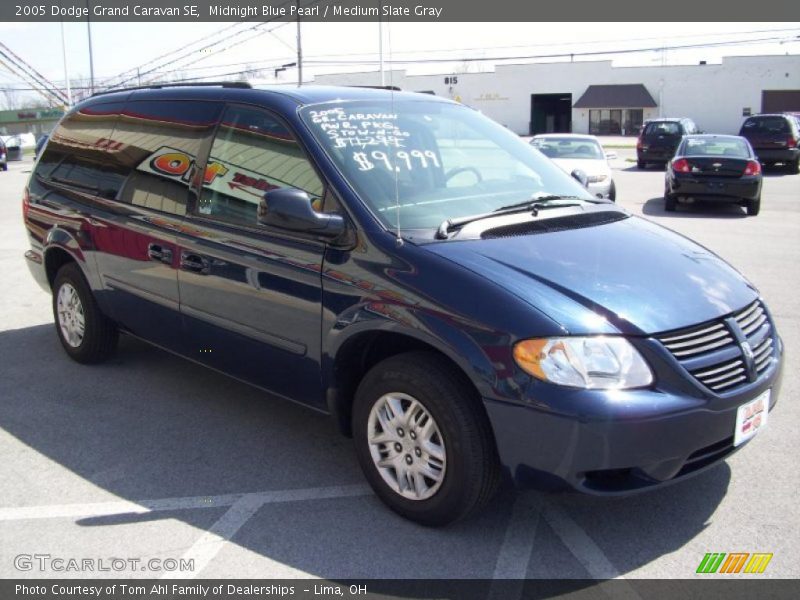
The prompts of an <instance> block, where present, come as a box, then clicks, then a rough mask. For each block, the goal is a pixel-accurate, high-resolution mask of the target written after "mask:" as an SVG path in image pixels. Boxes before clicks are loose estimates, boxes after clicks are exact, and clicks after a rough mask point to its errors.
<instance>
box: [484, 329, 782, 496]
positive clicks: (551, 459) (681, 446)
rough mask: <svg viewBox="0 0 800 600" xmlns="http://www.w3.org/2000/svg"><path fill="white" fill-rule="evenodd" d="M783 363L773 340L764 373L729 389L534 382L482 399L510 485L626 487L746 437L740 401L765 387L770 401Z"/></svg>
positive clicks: (672, 475) (696, 463)
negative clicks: (514, 392)
mask: <svg viewBox="0 0 800 600" xmlns="http://www.w3.org/2000/svg"><path fill="white" fill-rule="evenodd" d="M778 339H779V338H778ZM782 366H783V347H782V344H781V343H780V342H779V347H778V351H777V353H776V359H775V361H774V363H773V364H772V366H771V367H770V368H769V369H768V370H767V371H766V372H765V373H764V375H763V376H762V377H760V378H759V379H758V380H757V381H755V382H753V383H751V384H748V385H746V386H742V387H741V388H738V389H737V390H735V391H734V392H732V393H727V394H714V393H711V392H709V391H708V390H706V389H705V388H703V387H702V385H700V384H699V383H696V382H695V381H693V380H689V379H684V378H673V380H672V381H669V380H659V381H658V385H657V386H656V387H655V388H654V389H641V390H628V391H610V390H572V389H566V388H558V387H557V386H553V385H549V384H542V383H539V382H533V383H532V385H531V387H530V389H529V392H528V401H527V402H526V404H524V405H522V404H511V403H506V402H497V401H492V400H486V401H485V406H486V410H487V413H488V415H489V419H490V421H491V424H492V427H493V429H494V432H495V439H496V441H497V447H498V452H499V455H500V460H501V462H502V464H503V466H504V467H505V469H506V471H507V474H508V475H509V476H510V478H511V479H512V480H513V481H514V483H515V484H516V485H518V486H521V487H527V486H531V485H532V486H534V487H538V488H564V487H567V488H574V489H576V490H578V491H581V492H585V493H589V494H598V495H615V494H626V493H631V492H635V491H642V490H647V489H651V488H655V487H659V486H663V485H666V484H668V483H672V482H675V481H679V480H681V479H683V478H685V477H687V476H689V475H692V474H697V473H700V472H701V471H703V470H705V469H707V468H709V467H711V466H713V465H714V464H716V463H718V462H719V461H720V460H722V459H724V458H726V457H727V456H729V455H730V454H732V453H733V452H734V451H735V450H738V449H739V448H741V447H743V446H744V445H746V443H745V444H743V445H741V446H739V447H737V448H734V446H733V435H734V429H735V424H736V411H737V408H738V407H739V406H741V405H742V404H744V403H746V402H748V401H749V400H752V399H754V398H755V397H757V396H758V395H759V394H761V393H763V392H764V391H766V390H767V389H769V390H771V396H770V409H772V408H773V407H774V406H775V403H776V402H777V399H778V395H779V392H780V385H781V376H782ZM559 405H560V406H562V407H564V408H565V410H557V409H556V408H555V407H558V406H559Z"/></svg>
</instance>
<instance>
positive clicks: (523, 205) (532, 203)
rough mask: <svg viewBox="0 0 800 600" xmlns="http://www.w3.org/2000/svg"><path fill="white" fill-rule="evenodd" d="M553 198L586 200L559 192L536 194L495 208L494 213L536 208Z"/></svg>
mask: <svg viewBox="0 0 800 600" xmlns="http://www.w3.org/2000/svg"><path fill="white" fill-rule="evenodd" d="M553 200H585V199H584V198H579V197H578V196H559V195H558V194H548V195H547V196H536V197H535V198H531V199H530V200H525V201H524V202H517V203H516V204H509V205H507V206H501V207H500V208H495V209H494V210H493V211H492V212H493V213H504V212H506V211H511V210H512V209H523V210H524V209H527V208H528V207H530V208H533V209H536V208H537V207H538V206H539V205H541V204H547V203H548V202H551V201H553ZM557 206H559V207H561V206H564V205H563V204H558V205H557Z"/></svg>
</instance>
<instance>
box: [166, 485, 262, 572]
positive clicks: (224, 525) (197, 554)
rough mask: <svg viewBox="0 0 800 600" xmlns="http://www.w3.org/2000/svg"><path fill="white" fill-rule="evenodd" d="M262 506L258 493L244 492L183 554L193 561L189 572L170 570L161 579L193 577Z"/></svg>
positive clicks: (185, 558)
mask: <svg viewBox="0 0 800 600" xmlns="http://www.w3.org/2000/svg"><path fill="white" fill-rule="evenodd" d="M262 506H264V498H263V497H262V496H261V495H260V494H246V495H244V496H242V497H241V498H239V499H238V500H237V501H236V502H234V503H233V504H232V505H231V507H230V508H229V509H228V510H227V511H225V514H224V515H222V516H221V517H220V518H219V520H218V521H217V522H216V523H214V524H213V525H212V526H211V527H210V528H209V529H208V531H206V532H205V533H203V535H202V536H201V537H200V539H199V540H197V541H196V542H195V543H194V544H193V545H192V547H191V548H189V550H187V551H186V552H185V553H184V555H183V559H184V560H187V561H188V560H191V561H193V562H194V570H193V571H192V572H191V573H187V572H185V571H172V572H168V573H166V574H165V575H164V576H163V577H162V579H194V578H195V577H196V576H197V575H198V573H200V571H202V570H203V569H204V568H205V567H206V566H207V565H208V563H210V562H211V561H212V560H214V557H215V556H216V555H217V554H218V553H219V551H220V550H222V548H223V546H224V545H225V544H226V543H228V541H229V540H230V539H231V538H232V537H233V536H234V535H236V532H237V531H239V529H241V528H242V525H244V524H245V523H247V521H249V520H250V517H252V516H253V515H254V514H256V513H257V512H258V509H260V508H261V507H262Z"/></svg>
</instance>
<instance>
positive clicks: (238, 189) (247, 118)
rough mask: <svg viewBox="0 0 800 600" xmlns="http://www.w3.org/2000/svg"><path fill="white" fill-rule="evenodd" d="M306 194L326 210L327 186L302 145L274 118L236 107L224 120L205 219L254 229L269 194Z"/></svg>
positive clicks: (209, 173)
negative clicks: (288, 189)
mask: <svg viewBox="0 0 800 600" xmlns="http://www.w3.org/2000/svg"><path fill="white" fill-rule="evenodd" d="M281 187H292V188H297V189H300V190H303V191H305V192H306V193H308V195H309V196H310V198H311V202H312V206H313V207H314V209H315V210H322V209H323V204H324V203H323V199H322V196H323V184H322V181H321V180H320V178H319V176H318V175H317V173H316V171H315V170H314V168H313V166H312V165H311V163H310V162H309V161H308V159H307V158H306V156H305V154H304V153H303V151H302V149H301V148H300V146H299V144H298V143H297V140H296V139H295V138H294V136H293V135H292V134H291V132H290V131H289V130H288V129H287V128H286V126H285V125H283V123H281V122H280V121H279V120H278V119H276V118H275V117H273V116H272V115H270V114H269V113H267V112H265V111H262V110H259V109H256V108H250V107H244V106H231V107H229V108H228V109H227V110H226V112H225V115H224V116H223V118H222V122H221V123H220V125H219V128H218V129H217V134H216V137H215V138H214V143H213V145H212V146H211V153H210V155H209V158H208V166H207V167H206V178H205V180H204V185H203V192H202V196H201V198H200V203H199V205H198V212H199V213H200V214H201V215H207V216H210V217H214V218H218V219H221V220H224V221H230V222H232V223H237V224H242V225H247V226H251V227H254V226H256V225H257V219H256V214H257V208H258V204H259V202H260V200H261V198H262V197H263V196H264V193H265V192H268V191H270V190H273V189H277V188H281Z"/></svg>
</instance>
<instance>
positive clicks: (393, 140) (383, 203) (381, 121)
mask: <svg viewBox="0 0 800 600" xmlns="http://www.w3.org/2000/svg"><path fill="white" fill-rule="evenodd" d="M300 115H301V118H302V119H303V120H304V121H305V123H306V124H307V125H308V127H309V129H310V130H311V132H312V134H313V135H314V136H315V138H316V139H317V141H318V142H319V144H320V145H321V146H322V147H323V149H324V150H325V151H326V153H327V154H328V156H330V158H331V160H333V162H334V163H335V164H336V166H337V167H338V168H339V170H340V171H341V172H342V174H343V175H344V176H345V177H346V178H347V180H348V181H349V182H350V184H351V185H352V187H353V188H354V189H355V191H356V193H357V194H358V195H359V197H360V198H361V200H362V201H363V202H364V203H365V204H366V205H367V206H368V208H370V210H371V211H372V212H373V214H375V215H376V216H377V217H378V218H379V219H380V220H381V222H382V223H383V224H384V226H386V227H387V228H389V229H393V228H395V227H396V226H397V223H398V221H399V224H400V227H402V228H406V229H409V228H411V229H427V228H436V227H438V226H439V224H440V223H442V221H443V220H445V219H451V218H457V217H463V216H467V215H473V214H476V213H482V212H488V211H492V210H495V209H497V208H500V207H501V206H504V205H509V204H513V203H516V202H523V201H526V200H530V199H533V198H535V197H537V196H542V195H559V196H573V197H574V196H578V197H580V198H586V199H590V198H591V196H590V195H589V194H588V193H587V192H586V191H585V190H584V189H583V188H582V187H581V186H580V185H578V184H577V183H576V182H575V181H574V180H573V179H572V178H570V177H569V176H568V175H566V174H565V173H564V172H563V171H562V170H561V169H559V168H558V167H557V166H556V165H555V164H554V163H552V162H551V161H549V160H547V159H546V158H545V157H544V156H543V155H542V154H541V153H539V152H538V151H536V150H535V149H534V148H533V147H531V145H530V144H527V143H525V142H523V141H522V140H520V139H519V137H518V136H516V135H514V134H513V133H511V132H510V131H508V130H507V129H505V128H504V127H502V126H500V125H498V124H497V123H495V122H493V121H491V120H489V119H487V118H486V117H484V116H482V115H481V114H480V113H478V112H476V111H474V110H472V109H470V108H467V107H465V106H462V105H459V104H450V103H445V102H431V101H426V100H412V101H409V100H403V101H398V102H392V101H391V100H390V99H388V98H387V99H386V100H379V101H357V102H336V103H325V104H318V105H311V106H306V107H304V108H303V109H302V110H301V111H300Z"/></svg>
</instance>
